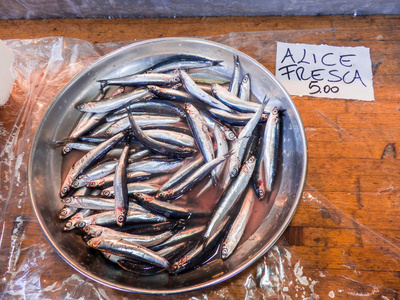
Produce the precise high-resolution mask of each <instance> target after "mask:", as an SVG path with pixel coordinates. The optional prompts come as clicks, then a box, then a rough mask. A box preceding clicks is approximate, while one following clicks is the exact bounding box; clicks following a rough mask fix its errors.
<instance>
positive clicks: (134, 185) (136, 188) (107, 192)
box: [101, 182, 158, 197]
mask: <svg viewBox="0 0 400 300" xmlns="http://www.w3.org/2000/svg"><path fill="white" fill-rule="evenodd" d="M127 189H128V195H132V194H133V193H145V194H150V195H151V194H155V193H157V191H158V187H157V186H155V185H151V184H144V183H138V182H131V183H128V184H127ZM101 195H102V196H104V197H114V196H115V194H114V187H113V186H111V187H109V188H106V189H104V190H102V191H101Z"/></svg>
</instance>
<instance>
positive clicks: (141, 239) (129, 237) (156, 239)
mask: <svg viewBox="0 0 400 300" xmlns="http://www.w3.org/2000/svg"><path fill="white" fill-rule="evenodd" d="M83 231H84V232H85V233H86V234H88V235H89V236H91V237H99V236H102V237H115V238H119V239H123V240H125V241H129V242H134V243H138V244H139V245H142V246H145V247H152V246H155V245H158V244H160V243H162V242H164V241H165V240H167V239H169V238H170V237H172V236H173V235H174V231H165V232H163V233H160V234H157V235H137V234H131V233H126V232H121V231H117V230H113V229H110V228H108V227H103V226H99V225H88V226H86V227H85V228H83Z"/></svg>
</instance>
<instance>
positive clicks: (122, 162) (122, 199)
mask: <svg viewBox="0 0 400 300" xmlns="http://www.w3.org/2000/svg"><path fill="white" fill-rule="evenodd" d="M128 155H129V141H128V142H127V143H126V145H125V147H124V150H123V151H122V154H121V157H120V159H119V161H118V164H117V166H116V169H115V176H114V183H113V187H114V197H115V218H116V221H117V224H118V226H120V227H122V226H124V224H125V219H126V214H127V213H128V208H129V206H128V205H129V199H128V187H127V175H126V173H127V171H126V168H127V165H128Z"/></svg>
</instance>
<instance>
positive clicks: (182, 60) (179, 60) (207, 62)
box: [150, 54, 222, 73]
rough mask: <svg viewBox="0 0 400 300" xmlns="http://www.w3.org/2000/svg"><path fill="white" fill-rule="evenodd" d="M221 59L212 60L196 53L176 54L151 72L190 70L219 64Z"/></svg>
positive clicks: (154, 67)
mask: <svg viewBox="0 0 400 300" xmlns="http://www.w3.org/2000/svg"><path fill="white" fill-rule="evenodd" d="M221 62H222V61H221V60H211V59H207V58H204V57H200V56H195V55H183V54H180V55H174V56H172V57H169V58H167V59H166V60H165V61H162V62H160V63H158V64H156V65H154V66H152V67H151V68H150V72H160V73H162V72H169V71H173V70H177V69H181V70H188V69H198V68H207V67H212V66H218V65H219V64H220V63H221Z"/></svg>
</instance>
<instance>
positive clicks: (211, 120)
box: [201, 108, 250, 141]
mask: <svg viewBox="0 0 400 300" xmlns="http://www.w3.org/2000/svg"><path fill="white" fill-rule="evenodd" d="M211 109H216V110H218V111H222V110H220V109H217V108H211ZM211 109H210V110H211ZM201 115H202V116H203V118H204V120H205V121H206V123H207V125H208V127H210V128H211V129H212V130H214V127H215V125H216V124H218V125H219V127H220V129H221V130H222V132H223V133H224V135H225V137H226V139H227V140H228V141H234V140H236V138H237V137H236V134H235V133H234V132H233V130H232V129H230V128H229V127H227V126H226V125H224V124H222V123H221V122H220V121H218V120H217V119H214V118H212V117H210V116H209V115H208V113H205V112H204V113H202V114H201ZM249 119H250V118H249ZM244 125H245V124H244Z"/></svg>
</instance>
